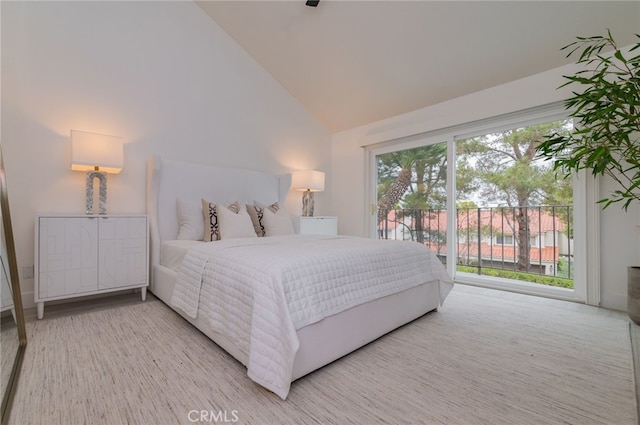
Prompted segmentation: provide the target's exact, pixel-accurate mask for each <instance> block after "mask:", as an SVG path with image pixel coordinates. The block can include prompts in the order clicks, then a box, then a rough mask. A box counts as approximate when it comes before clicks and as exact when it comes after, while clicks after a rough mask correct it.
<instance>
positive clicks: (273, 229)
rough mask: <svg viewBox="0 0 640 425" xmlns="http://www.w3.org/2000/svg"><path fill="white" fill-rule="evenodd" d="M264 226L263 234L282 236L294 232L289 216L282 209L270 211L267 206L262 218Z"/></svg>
mask: <svg viewBox="0 0 640 425" xmlns="http://www.w3.org/2000/svg"><path fill="white" fill-rule="evenodd" d="M262 222H263V223H264V227H265V236H284V235H293V234H295V232H294V230H293V222H292V221H291V216H290V215H289V213H287V212H286V211H284V210H278V211H277V212H275V213H274V212H272V211H271V210H270V209H269V208H266V209H265V210H264V217H263V219H262Z"/></svg>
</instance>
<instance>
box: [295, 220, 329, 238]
mask: <svg viewBox="0 0 640 425" xmlns="http://www.w3.org/2000/svg"><path fill="white" fill-rule="evenodd" d="M293 228H294V230H295V232H296V233H297V234H299V235H337V234H338V217H331V216H317V217H301V216H295V217H293Z"/></svg>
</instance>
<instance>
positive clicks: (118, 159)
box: [71, 130, 124, 173]
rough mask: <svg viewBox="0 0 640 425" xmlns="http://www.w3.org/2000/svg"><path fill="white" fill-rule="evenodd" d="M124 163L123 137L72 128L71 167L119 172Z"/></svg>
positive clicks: (83, 169)
mask: <svg viewBox="0 0 640 425" xmlns="http://www.w3.org/2000/svg"><path fill="white" fill-rule="evenodd" d="M123 165H124V144H123V143H122V137H116V136H107V135H105V134H96V133H87V132H86V131H78V130H71V169H72V170H74V171H90V170H95V169H96V167H98V170H100V171H104V172H107V173H119V172H120V171H122V167H123Z"/></svg>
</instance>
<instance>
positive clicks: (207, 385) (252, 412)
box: [9, 286, 637, 425]
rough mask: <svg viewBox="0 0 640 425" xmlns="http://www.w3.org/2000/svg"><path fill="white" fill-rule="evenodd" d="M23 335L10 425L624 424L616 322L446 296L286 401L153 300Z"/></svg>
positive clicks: (472, 295)
mask: <svg viewBox="0 0 640 425" xmlns="http://www.w3.org/2000/svg"><path fill="white" fill-rule="evenodd" d="M496 294H497V295H496ZM503 294H504V295H503ZM381 314H383V312H381ZM27 332H28V341H29V342H28V346H27V350H26V356H25V360H24V364H23V370H22V374H21V376H20V383H19V385H18V389H17V393H16V396H15V400H14V404H13V408H12V413H11V416H10V418H9V423H10V424H16V425H30V424H47V425H55V424H109V425H111V424H128V423H130V424H190V423H198V422H199V423H237V424H491V425H499V424H505V425H506V424H508V425H512V424H523V425H525V424H536V425H544V424H576V425H587V424H611V425H614V424H615V425H627V424H628V425H635V424H637V413H636V402H635V383H634V378H633V360H632V349H631V342H630V337H629V322H628V320H626V317H625V316H623V315H620V314H615V313H611V312H607V311H606V310H601V309H596V308H590V307H586V306H581V305H577V304H573V305H572V304H571V303H565V302H556V301H552V300H544V299H538V298H533V297H527V296H521V295H515V294H506V293H497V292H495V291H490V290H481V289H477V288H469V287H461V286H456V288H454V290H453V291H452V293H451V294H450V296H449V298H448V299H447V301H446V302H445V305H444V306H443V307H442V308H441V309H440V310H439V311H438V312H436V313H431V314H428V315H426V316H424V317H422V318H420V319H418V320H416V321H414V322H412V323H410V324H408V325H406V326H404V327H402V328H400V329H398V330H396V331H394V332H392V333H390V334H388V335H386V336H384V337H383V338H381V339H379V340H377V341H375V342H373V343H371V344H369V345H367V346H366V347H363V348H362V349H360V350H358V351H357V352H355V353H352V354H351V355H349V356H346V357H344V358H342V359H340V360H338V361H336V362H334V363H332V364H331V365H328V366H326V367H324V368H322V369H320V370H318V371H316V372H314V373H312V374H310V375H308V376H306V377H304V378H302V379H300V380H298V381H296V382H295V383H294V384H293V386H292V390H291V393H290V394H289V397H288V398H287V400H286V401H282V400H280V399H279V398H278V397H277V396H275V395H274V394H272V393H270V392H268V391H266V390H264V389H262V388H261V387H259V386H258V385H256V384H254V383H253V382H252V381H250V380H249V379H248V378H247V377H246V371H245V370H244V368H243V367H242V366H241V365H240V364H239V363H237V362H236V361H235V360H234V359H233V358H231V357H230V356H229V355H227V354H226V353H225V352H224V351H222V350H221V349H220V348H218V347H217V346H216V345H215V344H213V343H212V342H211V341H209V340H208V339H207V338H206V337H204V336H203V335H202V334H200V333H199V332H198V331H196V330H195V329H194V328H192V327H191V326H190V325H189V324H188V323H187V322H185V321H183V320H182V319H181V318H180V317H179V316H177V315H176V314H175V313H174V312H172V311H171V310H170V309H168V308H167V307H166V306H165V305H164V304H163V303H161V302H160V301H157V300H155V299H154V298H153V297H151V300H148V301H147V302H144V303H139V302H135V303H128V304H126V305H124V306H115V307H112V308H107V309H94V310H89V311H87V312H82V311H80V312H77V311H76V312H74V314H71V315H64V314H59V315H55V314H49V313H47V312H45V319H44V320H41V321H29V322H28V323H27Z"/></svg>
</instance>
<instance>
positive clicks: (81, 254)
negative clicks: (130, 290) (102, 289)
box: [38, 217, 98, 298]
mask: <svg viewBox="0 0 640 425" xmlns="http://www.w3.org/2000/svg"><path fill="white" fill-rule="evenodd" d="M39 225H40V232H39V241H38V242H39V244H40V247H39V249H40V251H39V253H40V255H39V261H38V273H39V276H38V277H39V285H38V296H39V298H52V297H57V296H63V295H71V294H81V293H84V292H91V291H95V290H97V289H98V277H97V276H98V220H97V219H95V218H89V217H87V218H77V217H74V218H68V217H67V218H66V217H41V218H40V223H39Z"/></svg>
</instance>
